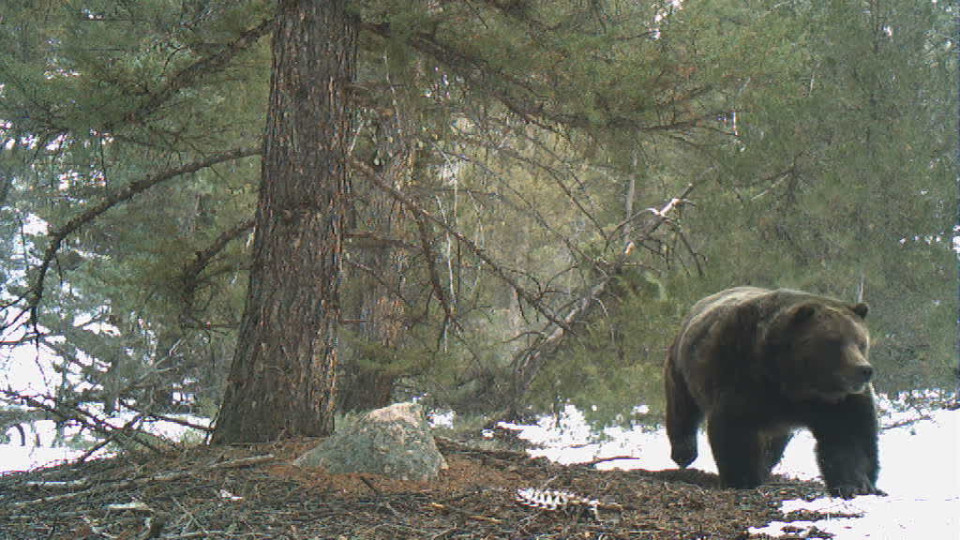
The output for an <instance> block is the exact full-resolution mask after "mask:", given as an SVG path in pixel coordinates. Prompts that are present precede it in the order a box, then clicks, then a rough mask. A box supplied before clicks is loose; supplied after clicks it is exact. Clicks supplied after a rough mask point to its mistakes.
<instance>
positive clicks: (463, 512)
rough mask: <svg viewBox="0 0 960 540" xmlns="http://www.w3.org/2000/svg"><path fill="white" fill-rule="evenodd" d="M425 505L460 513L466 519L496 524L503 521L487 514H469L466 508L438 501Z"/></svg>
mask: <svg viewBox="0 0 960 540" xmlns="http://www.w3.org/2000/svg"><path fill="white" fill-rule="evenodd" d="M427 506H429V507H430V508H433V509H435V510H443V511H445V512H453V513H455V514H460V515H461V516H464V517H466V518H468V519H473V520H476V521H486V522H487V523H496V524H500V523H503V521H501V520H499V519H497V518H492V517H487V516H478V515H476V514H471V513H470V512H467V511H466V510H461V509H460V508H455V507H453V506H447V505H445V504H440V503H437V502H432V503H429V504H428V505H427Z"/></svg>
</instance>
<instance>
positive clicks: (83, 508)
mask: <svg viewBox="0 0 960 540" xmlns="http://www.w3.org/2000/svg"><path fill="white" fill-rule="evenodd" d="M316 443H317V441H316V440H313V441H310V440H298V441H285V442H282V443H276V444H267V445H252V446H245V447H195V448H191V449H186V450H181V451H177V452H170V453H167V454H163V455H157V454H153V455H124V456H121V457H117V458H112V459H108V460H100V461H93V462H88V463H81V464H75V465H64V466H60V467H55V468H50V469H44V470H38V471H32V472H28V473H16V474H9V475H6V476H2V477H0V538H3V539H7V538H49V539H60V538H70V539H95V538H97V539H99V538H103V539H147V538H167V539H173V538H217V539H219V538H224V539H226V538H239V539H247V538H277V539H315V538H316V539H320V538H323V539H327V538H329V539H337V540H340V539H343V540H347V539H406V538H418V539H420V538H423V539H437V540H439V539H493V538H516V539H520V538H541V539H553V538H556V539H620V538H649V539H670V540H678V539H691V540H692V539H747V538H751V537H750V536H749V535H748V533H747V528H748V527H751V526H761V525H764V524H765V523H768V522H770V521H771V520H775V519H776V520H785V521H788V520H789V519H790V518H794V519H811V518H813V519H817V518H820V519H826V518H827V517H828V516H825V515H824V516H810V515H802V516H786V517H785V516H783V515H781V514H780V513H779V512H778V511H777V508H778V507H779V504H780V501H782V500H784V499H791V498H797V497H805V498H814V497H818V496H823V488H822V486H821V485H819V484H817V483H810V482H795V481H786V480H782V479H780V480H774V481H773V482H772V483H770V484H768V485H765V486H763V487H761V488H759V489H756V490H729V489H720V488H718V487H717V478H716V476H714V475H711V474H706V473H702V472H699V471H663V472H656V473H655V472H647V471H598V470H596V469H595V468H594V467H593V466H591V465H577V466H562V465H557V464H554V463H551V462H549V461H547V460H545V459H536V460H533V459H529V458H528V457H526V455H525V454H523V453H521V452H513V451H489V450H477V449H474V448H472V447H470V446H467V445H464V444H461V443H457V442H454V441H450V440H440V441H438V443H439V446H440V449H441V451H442V452H443V453H444V455H445V456H446V459H447V461H448V463H449V465H450V468H449V470H447V471H444V472H443V474H442V476H441V478H440V479H439V480H438V481H436V482H433V483H416V482H402V481H395V480H388V479H385V478H382V477H378V476H373V475H356V474H351V475H330V474H326V473H324V472H323V471H318V470H304V469H300V468H298V467H295V466H293V465H290V464H289V461H290V460H292V459H293V458H295V457H297V456H298V455H300V454H301V453H303V452H304V451H306V450H307V449H309V448H311V447H312V446H314V445H315V444H316ZM524 488H536V489H549V490H562V491H568V492H573V493H576V494H578V495H582V496H584V497H589V498H591V499H596V500H597V501H599V504H598V505H597V507H598V510H597V512H596V513H594V512H593V511H591V510H589V509H585V508H582V507H577V506H571V507H569V508H567V509H564V510H558V511H547V510H541V509H537V508H530V507H528V506H524V505H521V504H518V503H517V501H516V493H517V490H518V489H524ZM787 532H790V533H791V535H792V536H793V537H794V538H829V537H830V536H829V535H826V534H823V533H821V532H820V531H818V530H817V529H816V528H813V529H806V530H800V529H795V530H793V531H787ZM754 538H764V537H754Z"/></svg>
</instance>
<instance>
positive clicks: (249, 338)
mask: <svg viewBox="0 0 960 540" xmlns="http://www.w3.org/2000/svg"><path fill="white" fill-rule="evenodd" d="M278 4H279V5H278V13H277V29H276V33H275V35H274V41H273V70H272V79H271V87H270V104H269V109H268V116H267V126H266V133H265V137H264V149H263V168H262V176H261V185H260V198H259V203H258V206H257V215H256V235H255V239H254V246H253V268H252V269H251V273H250V286H249V291H248V293H247V304H246V308H245V311H244V314H243V319H242V321H241V326H240V334H239V338H238V342H237V348H236V354H235V356H234V359H233V364H232V366H231V369H230V375H229V378H228V380H227V387H226V391H225V394H224V400H223V404H222V406H221V409H220V414H219V418H218V420H217V424H216V428H215V430H214V433H213V437H212V442H214V443H234V442H256V441H268V440H273V439H276V438H278V437H280V436H319V435H326V434H329V433H330V432H332V431H333V410H334V403H335V401H334V390H335V381H336V378H335V370H336V364H337V346H336V345H337V325H338V320H339V315H340V306H339V301H340V299H339V281H340V276H341V271H342V262H341V256H342V240H343V230H342V227H343V223H344V215H345V207H346V205H347V202H346V152H347V142H348V141H347V139H348V134H349V128H350V113H349V111H348V109H347V87H348V85H349V84H350V83H351V81H352V80H353V74H354V64H355V59H356V27H355V25H354V24H353V21H351V19H350V17H349V16H348V14H347V12H346V1H345V0H332V1H323V2H319V1H311V0H279V2H278Z"/></svg>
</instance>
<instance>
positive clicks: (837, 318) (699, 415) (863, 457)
mask: <svg viewBox="0 0 960 540" xmlns="http://www.w3.org/2000/svg"><path fill="white" fill-rule="evenodd" d="M866 315H867V305H866V304H856V305H848V304H844V303H843V302H840V301H838V300H834V299H831V298H827V297H823V296H817V295H813V294H809V293H805V292H801V291H793V290H788V289H779V290H767V289H759V288H756V287H737V288H733V289H728V290H725V291H722V292H719V293H717V294H714V295H712V296H708V297H706V298H704V299H703V300H701V301H699V302H697V304H696V305H694V306H693V309H692V310H691V312H690V314H689V315H688V316H687V318H686V319H685V320H684V322H683V326H682V327H681V329H680V333H679V334H678V335H677V337H676V339H675V340H674V342H673V345H671V347H670V350H669V353H668V355H667V361H666V366H665V370H664V382H665V386H666V398H667V435H668V437H669V438H670V446H671V457H672V458H673V461H675V462H676V463H677V465H679V466H680V467H687V466H688V465H690V463H692V462H693V460H694V459H696V457H697V429H698V428H699V426H700V423H701V422H702V421H703V420H704V418H706V420H707V435H708V439H709V441H710V447H711V449H712V450H713V456H714V460H715V461H716V463H717V469H718V471H719V473H720V481H721V483H722V484H723V485H724V486H727V487H734V488H752V487H756V486H758V485H760V484H762V483H763V482H764V481H765V480H766V479H767V477H768V476H769V474H770V471H771V470H772V469H773V467H774V466H776V464H777V463H779V461H780V458H781V457H782V456H783V451H784V449H785V448H786V446H787V442H789V440H790V437H791V436H792V433H793V430H794V429H796V428H799V427H805V428H808V429H809V430H810V431H811V432H812V433H813V436H814V438H815V439H816V441H817V446H816V455H817V463H818V464H819V466H820V473H821V475H822V476H823V480H824V483H825V484H826V485H827V489H828V490H829V492H830V494H831V495H834V496H841V497H844V498H851V497H853V496H855V495H861V494H881V493H882V492H881V491H879V490H878V489H877V487H876V482H877V472H878V470H879V464H878V458H877V431H878V424H877V413H876V409H875V407H874V401H873V387H872V385H871V384H870V379H871V377H872V376H873V367H872V366H871V365H870V363H869V362H868V361H867V354H868V349H869V346H870V343H869V335H868V333H867V328H866V326H865V325H864V318H865V317H866Z"/></svg>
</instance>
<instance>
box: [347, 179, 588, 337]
mask: <svg viewBox="0 0 960 540" xmlns="http://www.w3.org/2000/svg"><path fill="white" fill-rule="evenodd" d="M353 165H354V167H356V168H357V170H359V171H360V172H361V173H363V174H364V176H366V177H367V178H368V179H369V180H370V181H371V182H373V183H374V184H375V185H377V187H379V188H380V189H382V190H383V191H384V192H386V193H387V194H388V195H390V196H391V197H393V198H394V199H395V200H396V201H397V202H399V203H401V204H402V205H404V206H405V207H406V208H408V209H409V210H410V211H412V212H413V213H414V214H416V215H418V216H420V217H421V218H422V219H425V220H426V221H430V222H432V223H436V224H437V225H439V226H440V228H442V229H443V230H444V231H446V232H447V234H449V235H450V236H452V237H454V238H456V240H457V242H459V243H460V244H461V245H463V246H465V247H466V248H467V249H469V250H470V251H471V252H472V253H473V254H474V255H475V256H476V257H477V258H479V259H480V260H481V261H483V263H484V264H486V265H487V267H489V268H490V270H491V271H492V272H493V274H494V275H495V276H497V277H498V278H499V279H501V280H502V281H503V282H504V283H506V284H507V285H509V286H510V287H511V288H512V289H513V290H514V291H515V292H516V294H517V296H518V297H520V298H521V299H522V300H523V301H525V302H527V303H528V304H530V306H532V307H533V309H535V310H536V311H537V312H538V313H540V314H541V315H543V316H544V317H545V318H546V319H547V320H549V321H550V322H551V323H553V324H555V325H557V326H560V327H561V328H566V329H567V330H569V328H567V327H566V325H565V323H564V322H563V320H561V319H559V318H558V317H557V316H556V314H554V313H552V312H551V311H550V310H548V309H547V308H546V306H544V304H543V302H541V301H540V298H539V297H537V296H534V295H533V294H531V293H530V292H529V291H528V290H526V288H524V287H523V286H522V285H520V284H519V283H518V282H517V280H515V279H513V278H512V277H511V276H510V275H509V274H508V272H507V270H506V269H505V268H504V266H503V265H501V264H499V263H498V262H497V261H495V260H494V259H493V258H492V257H491V256H490V255H489V254H488V253H487V252H486V250H484V249H483V248H481V247H480V246H478V245H477V244H476V243H475V242H473V241H472V240H470V239H469V238H467V237H466V236H464V235H463V233H461V232H460V231H458V230H456V229H455V228H453V227H452V226H451V225H450V224H449V223H447V222H446V221H445V220H443V219H441V218H439V217H437V216H435V215H433V214H432V213H430V212H428V211H426V210H424V209H423V208H422V207H421V206H420V205H419V204H417V202H416V201H414V200H413V199H411V198H410V197H408V196H407V195H405V194H404V193H403V192H401V191H400V190H398V189H396V188H395V187H393V186H391V185H390V184H389V182H387V181H386V180H385V179H384V178H382V177H381V176H380V174H378V173H377V172H376V171H374V170H373V169H372V168H371V167H370V166H369V165H367V164H365V163H361V162H358V161H354V162H353Z"/></svg>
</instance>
